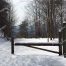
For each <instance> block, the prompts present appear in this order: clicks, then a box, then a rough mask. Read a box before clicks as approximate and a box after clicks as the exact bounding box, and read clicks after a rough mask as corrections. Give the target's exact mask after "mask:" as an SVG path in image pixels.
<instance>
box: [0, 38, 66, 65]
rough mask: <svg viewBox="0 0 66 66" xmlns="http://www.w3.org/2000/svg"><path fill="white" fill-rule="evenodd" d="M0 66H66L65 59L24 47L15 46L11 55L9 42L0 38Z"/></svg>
mask: <svg viewBox="0 0 66 66" xmlns="http://www.w3.org/2000/svg"><path fill="white" fill-rule="evenodd" d="M18 40H20V39H18ZM24 40H25V39H24ZM15 41H17V39H15ZM42 48H48V47H42ZM48 49H51V47H49V48H48ZM54 49H55V50H57V49H58V48H57V47H55V48H54ZM0 66H66V58H64V57H63V55H62V56H59V55H58V54H54V53H51V52H46V51H41V50H37V49H33V48H29V47H25V46H15V54H14V55H12V54H11V46H10V41H6V40H5V39H2V38H0Z"/></svg>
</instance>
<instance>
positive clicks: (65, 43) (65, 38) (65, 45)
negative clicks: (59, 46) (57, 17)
mask: <svg viewBox="0 0 66 66" xmlns="http://www.w3.org/2000/svg"><path fill="white" fill-rule="evenodd" d="M63 27H65V28H64V29H63V54H64V57H66V23H63Z"/></svg>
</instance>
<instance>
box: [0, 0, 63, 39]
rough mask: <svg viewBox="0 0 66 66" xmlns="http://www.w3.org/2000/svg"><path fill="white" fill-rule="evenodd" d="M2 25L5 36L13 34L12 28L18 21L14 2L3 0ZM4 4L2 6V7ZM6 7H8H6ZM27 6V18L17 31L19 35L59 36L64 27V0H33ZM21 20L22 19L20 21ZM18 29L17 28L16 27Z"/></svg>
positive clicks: (0, 25)
mask: <svg viewBox="0 0 66 66" xmlns="http://www.w3.org/2000/svg"><path fill="white" fill-rule="evenodd" d="M0 2H1V5H0V11H2V10H3V9H4V11H2V12H0V27H2V26H5V25H6V27H5V29H3V32H4V37H9V36H11V31H10V30H11V29H13V26H15V24H16V23H17V20H18V19H19V18H18V19H17V20H15V14H14V13H15V12H16V10H14V9H13V6H12V4H10V3H7V2H6V1H5V0H1V1H0ZM1 6H2V7H1ZM5 8H6V9H5ZM24 8H25V11H26V12H25V13H26V14H25V19H24V20H22V21H21V24H20V25H19V30H18V32H19V33H17V34H18V35H17V36H19V37H28V38H30V37H31V38H32V37H33V38H34V37H35V38H40V37H42V38H46V37H48V38H51V39H52V38H57V37H58V31H59V29H61V27H62V21H63V19H62V17H63V15H62V0H32V1H30V3H28V4H27V6H25V7H24ZM21 14H22V13H21ZM17 17H18V16H17ZM19 22H20V21H19ZM14 31H16V29H14Z"/></svg>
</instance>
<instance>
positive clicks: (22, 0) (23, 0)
mask: <svg viewBox="0 0 66 66" xmlns="http://www.w3.org/2000/svg"><path fill="white" fill-rule="evenodd" d="M30 1H33V0H11V4H12V7H13V9H14V15H15V19H16V25H19V24H20V23H21V21H23V20H24V19H25V17H26V13H25V12H26V9H25V7H26V6H27V4H29V3H30Z"/></svg>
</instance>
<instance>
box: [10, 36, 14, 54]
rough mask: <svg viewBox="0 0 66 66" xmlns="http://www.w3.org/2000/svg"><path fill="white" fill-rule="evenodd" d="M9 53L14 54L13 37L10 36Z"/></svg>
mask: <svg viewBox="0 0 66 66" xmlns="http://www.w3.org/2000/svg"><path fill="white" fill-rule="evenodd" d="M11 53H12V54H14V38H13V37H11Z"/></svg>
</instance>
